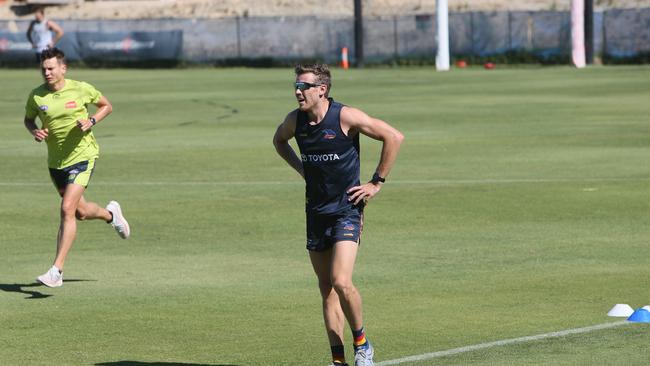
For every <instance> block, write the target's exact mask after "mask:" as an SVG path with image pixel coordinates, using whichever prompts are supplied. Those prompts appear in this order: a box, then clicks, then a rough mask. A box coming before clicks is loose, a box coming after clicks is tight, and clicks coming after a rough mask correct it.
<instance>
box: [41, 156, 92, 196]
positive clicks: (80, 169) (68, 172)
mask: <svg viewBox="0 0 650 366" xmlns="http://www.w3.org/2000/svg"><path fill="white" fill-rule="evenodd" d="M94 168H95V160H90V161H82V162H79V163H76V164H73V165H70V166H67V167H65V168H62V169H53V168H50V178H52V183H54V185H55V186H56V188H57V189H59V190H61V189H65V186H67V185H68V184H78V185H80V186H84V187H88V183H89V182H90V177H92V175H93V170H94Z"/></svg>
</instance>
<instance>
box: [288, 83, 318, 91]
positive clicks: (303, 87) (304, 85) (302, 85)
mask: <svg viewBox="0 0 650 366" xmlns="http://www.w3.org/2000/svg"><path fill="white" fill-rule="evenodd" d="M321 85H323V84H312V83H305V82H303V81H297V82H296V83H295V84H293V86H294V88H295V89H298V90H301V91H304V90H307V89H309V88H313V87H315V86H321Z"/></svg>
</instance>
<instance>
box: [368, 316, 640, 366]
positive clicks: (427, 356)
mask: <svg viewBox="0 0 650 366" xmlns="http://www.w3.org/2000/svg"><path fill="white" fill-rule="evenodd" d="M626 324H631V323H630V322H628V321H627V320H623V321H619V322H614V323H604V324H598V325H593V326H590V327H584V328H575V329H567V330H562V331H559V332H552V333H545V334H538V335H533V336H527V337H521V338H511V339H504V340H501V341H494V342H487V343H480V344H475V345H473V346H465V347H459V348H453V349H449V350H446V351H438V352H432V353H424V354H421V355H415V356H408V357H402V358H397V359H394V360H387V361H382V362H378V363H376V364H375V365H376V366H390V365H399V364H403V363H405V362H415V361H423V360H429V359H432V358H438V357H445V356H451V355H456V354H459V353H464V352H471V351H476V350H481V349H486V348H492V347H498V346H505V345H509V344H518V343H526V342H534V341H539V340H542V339H548V338H558V337H564V336H568V335H572V334H581V333H589V332H594V331H597V330H601V329H609V328H615V327H620V326H622V325H626Z"/></svg>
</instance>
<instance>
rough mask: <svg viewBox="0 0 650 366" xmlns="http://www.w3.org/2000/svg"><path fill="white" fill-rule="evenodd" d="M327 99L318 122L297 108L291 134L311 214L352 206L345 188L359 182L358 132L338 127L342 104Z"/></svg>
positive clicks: (328, 212)
mask: <svg viewBox="0 0 650 366" xmlns="http://www.w3.org/2000/svg"><path fill="white" fill-rule="evenodd" d="M328 100H329V103H330V105H329V109H328V110H327V113H326V114H325V117H324V118H323V120H322V121H320V123H318V124H317V125H310V124H309V117H308V115H307V113H306V112H302V111H300V110H298V115H297V118H296V131H295V138H296V142H297V143H298V147H299V148H300V158H301V159H302V166H303V169H304V171H305V183H306V196H307V202H306V210H307V212H309V213H315V214H326V215H331V214H339V213H342V212H345V211H346V210H348V209H350V208H352V207H354V205H353V203H352V202H349V201H348V194H347V190H348V189H349V188H351V187H354V186H358V185H359V167H360V162H359V135H358V134H357V135H355V136H354V137H353V138H350V137H348V136H346V135H345V134H344V133H343V130H342V129H341V119H340V117H341V109H342V108H343V104H340V103H337V102H335V101H334V100H333V99H332V98H328Z"/></svg>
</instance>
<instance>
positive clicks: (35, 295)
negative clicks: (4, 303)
mask: <svg viewBox="0 0 650 366" xmlns="http://www.w3.org/2000/svg"><path fill="white" fill-rule="evenodd" d="M88 281H96V280H74V279H72V280H65V281H63V282H65V283H68V282H88ZM41 286H42V287H43V288H47V287H45V285H43V284H42V283H40V282H38V281H34V282H32V283H11V284H9V283H0V290H2V291H5V292H17V293H19V294H25V295H29V296H28V297H26V299H45V298H48V297H50V296H54V295H50V294H44V293H42V292H39V291H31V290H26V289H24V287H27V288H30V287H41Z"/></svg>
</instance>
